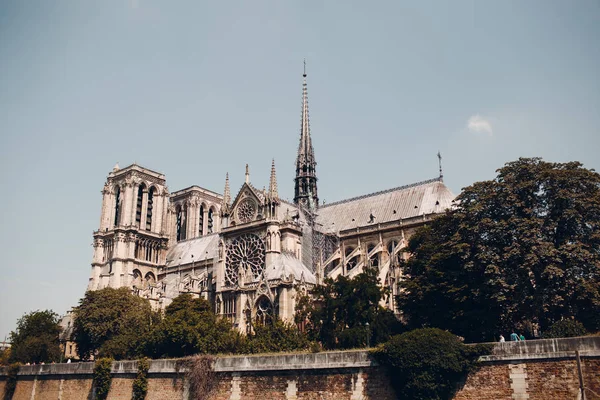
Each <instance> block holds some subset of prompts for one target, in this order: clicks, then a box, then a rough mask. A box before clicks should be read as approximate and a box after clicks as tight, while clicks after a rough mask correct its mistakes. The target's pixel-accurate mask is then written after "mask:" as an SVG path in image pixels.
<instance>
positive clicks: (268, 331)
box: [239, 319, 310, 353]
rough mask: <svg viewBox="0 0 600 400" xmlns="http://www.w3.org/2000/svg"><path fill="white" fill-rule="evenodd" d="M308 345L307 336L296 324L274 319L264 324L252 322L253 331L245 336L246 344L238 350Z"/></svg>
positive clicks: (289, 348) (276, 349) (268, 350)
mask: <svg viewBox="0 0 600 400" xmlns="http://www.w3.org/2000/svg"><path fill="white" fill-rule="evenodd" d="M309 345H310V342H309V340H308V337H307V336H306V334H304V333H302V332H300V330H299V329H298V327H297V326H295V325H293V324H289V323H285V322H283V321H281V320H280V319H275V320H274V321H270V322H267V323H266V324H264V325H261V324H254V333H253V334H252V335H249V336H248V337H247V338H246V344H245V346H241V347H240V349H239V352H243V353H271V352H281V351H297V350H306V349H308V347H309Z"/></svg>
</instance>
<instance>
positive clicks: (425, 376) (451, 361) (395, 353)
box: [373, 328, 491, 400]
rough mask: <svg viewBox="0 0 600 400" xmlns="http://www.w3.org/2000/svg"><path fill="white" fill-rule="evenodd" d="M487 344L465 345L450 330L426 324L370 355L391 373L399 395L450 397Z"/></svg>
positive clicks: (439, 399)
mask: <svg viewBox="0 0 600 400" xmlns="http://www.w3.org/2000/svg"><path fill="white" fill-rule="evenodd" d="M490 347H491V346H489V345H487V346H486V345H477V346H467V345H465V344H463V343H462V342H461V340H460V339H459V338H458V337H457V336H456V335H454V334H452V333H450V332H447V331H442V330H440V329H437V328H426V329H416V330H413V331H410V332H407V333H403V334H402V335H397V336H394V337H392V338H391V339H390V340H389V341H388V342H387V343H385V344H383V345H382V346H380V347H379V348H377V349H375V350H374V351H373V355H374V356H375V358H376V359H377V360H378V361H379V362H380V363H381V364H382V365H384V366H386V367H388V370H389V372H390V373H391V374H393V378H392V379H391V381H392V385H394V388H395V389H396V393H397V395H398V398H401V399H405V398H406V399H421V400H442V399H451V398H452V396H453V394H454V393H455V392H456V390H457V388H458V383H459V382H461V381H463V380H464V379H465V378H466V375H467V374H468V373H469V371H471V370H472V369H473V368H474V367H475V366H476V363H477V358H478V357H479V356H480V355H482V354H486V353H489V352H490V351H491V348H490Z"/></svg>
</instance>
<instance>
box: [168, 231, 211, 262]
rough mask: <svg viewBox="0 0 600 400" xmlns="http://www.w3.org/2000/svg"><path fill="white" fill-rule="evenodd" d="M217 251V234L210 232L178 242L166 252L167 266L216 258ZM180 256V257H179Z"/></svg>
mask: <svg viewBox="0 0 600 400" xmlns="http://www.w3.org/2000/svg"><path fill="white" fill-rule="evenodd" d="M218 251H219V234H218V233H212V234H210V235H207V236H202V237H199V238H196V239H190V240H184V241H181V242H178V243H177V244H176V245H175V246H173V247H172V248H171V249H170V250H169V252H168V253H167V262H166V265H167V267H173V266H177V265H185V264H191V263H192V255H193V256H194V258H193V261H194V262H198V261H204V260H208V259H211V258H216V257H217V253H218ZM180 257H181V259H180Z"/></svg>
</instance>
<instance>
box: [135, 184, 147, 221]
mask: <svg viewBox="0 0 600 400" xmlns="http://www.w3.org/2000/svg"><path fill="white" fill-rule="evenodd" d="M144 189H146V186H145V185H144V184H143V183H142V184H141V185H140V187H139V188H138V192H137V202H136V204H135V225H136V226H137V227H138V228H141V226H140V223H141V222H142V203H143V200H144Z"/></svg>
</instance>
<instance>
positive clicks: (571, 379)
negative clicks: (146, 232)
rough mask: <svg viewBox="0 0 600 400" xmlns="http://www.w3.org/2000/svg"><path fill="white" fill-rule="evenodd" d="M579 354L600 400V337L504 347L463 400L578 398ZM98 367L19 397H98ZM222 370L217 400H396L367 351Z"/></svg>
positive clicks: (30, 383)
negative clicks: (95, 377) (94, 382)
mask: <svg viewBox="0 0 600 400" xmlns="http://www.w3.org/2000/svg"><path fill="white" fill-rule="evenodd" d="M575 351H579V352H580V359H581V363H580V364H581V370H582V376H583V380H584V383H585V386H586V387H587V388H588V389H589V392H588V393H587V398H590V399H593V398H595V397H594V393H598V394H600V337H585V338H572V339H557V340H537V341H528V342H516V343H502V344H500V343H498V344H496V346H495V347H494V350H493V354H492V355H489V356H485V357H482V358H481V367H480V368H479V369H478V370H477V371H475V372H474V373H472V374H471V375H470V376H469V377H468V378H467V380H466V382H464V383H462V385H461V389H460V391H459V392H458V394H457V395H456V397H455V400H471V399H473V400H474V399H478V400H504V399H506V400H515V399H516V400H518V399H531V400H535V399H544V400H547V399H548V398H553V399H576V398H577V395H578V391H579V378H578V372H577V371H578V366H577V361H576V358H575ZM93 368H94V364H93V363H72V364H55V365H36V366H24V367H21V370H20V371H19V378H18V383H17V388H16V390H15V393H14V396H13V399H14V400H37V399H40V400H45V399H53V400H56V399H59V400H87V399H91V398H92V394H93V388H92V379H93ZM215 370H216V372H217V389H216V390H215V393H214V395H213V396H212V397H211V398H213V399H216V400H238V399H248V400H253V399H257V400H279V399H281V400H283V399H286V400H300V399H302V400H304V399H306V400H308V399H311V400H312V399H331V400H333V399H335V400H366V399H377V400H388V399H389V400H391V399H395V395H394V392H393V389H392V387H391V385H390V377H389V376H388V374H387V373H386V371H385V370H384V369H383V368H381V367H379V366H377V364H376V363H375V362H374V361H373V360H371V359H370V358H369V355H368V352H367V351H344V352H323V353H315V354H312V353H310V354H308V353H307V354H305V353H302V354H277V355H255V356H232V357H220V358H218V359H217V360H216V363H215ZM136 372H137V362H135V361H120V362H115V363H114V364H113V367H112V374H113V378H112V382H111V389H110V393H109V399H131V396H132V383H133V380H134V379H135V374H136ZM6 378H7V377H6V369H0V398H2V397H3V394H4V388H5V383H6ZM392 379H393V378H392ZM187 397H188V390H187V385H186V382H185V379H184V371H182V370H181V368H179V366H178V364H177V360H154V361H152V362H151V363H150V370H149V375H148V395H147V397H146V399H148V400H155V399H156V400H159V399H161V400H163V399H165V400H171V399H173V400H184V399H187ZM598 398H600V396H598Z"/></svg>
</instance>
